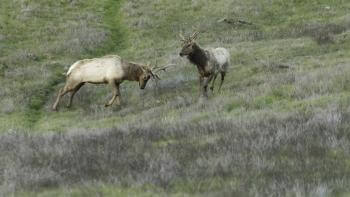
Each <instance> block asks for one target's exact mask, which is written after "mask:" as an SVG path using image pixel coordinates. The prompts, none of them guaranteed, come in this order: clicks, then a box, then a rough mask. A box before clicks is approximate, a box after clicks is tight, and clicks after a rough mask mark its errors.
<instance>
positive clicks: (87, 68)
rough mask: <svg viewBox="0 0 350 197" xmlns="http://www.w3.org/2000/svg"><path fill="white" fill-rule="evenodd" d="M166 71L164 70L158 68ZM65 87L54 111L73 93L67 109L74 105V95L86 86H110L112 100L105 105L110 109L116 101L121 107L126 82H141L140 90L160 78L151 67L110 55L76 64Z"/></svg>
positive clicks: (69, 73) (68, 74)
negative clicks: (124, 82) (64, 97)
mask: <svg viewBox="0 0 350 197" xmlns="http://www.w3.org/2000/svg"><path fill="white" fill-rule="evenodd" d="M159 70H165V69H164V68H158V71H159ZM66 75H67V78H66V84H65V86H64V87H63V88H62V89H60V91H59V93H58V96H57V99H56V102H55V103H54V105H53V106H52V110H54V111H56V110H57V106H58V103H59V102H60V99H61V97H62V96H64V95H65V94H67V93H68V92H71V95H70V100H69V103H68V105H67V107H70V106H71V105H72V101H73V98H74V95H75V94H76V93H77V91H78V90H79V89H80V88H81V87H82V86H83V85H84V84H85V83H92V84H109V85H110V86H111V87H112V88H113V97H112V99H111V100H110V101H109V102H108V103H106V104H105V107H108V106H110V105H112V104H113V103H114V101H115V100H116V102H117V104H118V105H120V91H119V85H120V84H121V83H122V82H123V81H124V80H128V81H137V82H139V86H140V89H144V88H145V87H146V84H147V81H148V80H149V79H150V78H151V77H152V78H158V79H159V77H158V75H157V74H155V71H154V70H153V69H151V68H150V67H149V65H147V66H146V65H142V64H137V63H133V62H127V61H125V60H123V59H122V58H120V57H119V56H118V55H109V56H104V57H101V58H95V59H85V60H80V61H77V62H75V63H74V64H73V65H72V66H71V67H70V68H69V70H68V72H67V74H66Z"/></svg>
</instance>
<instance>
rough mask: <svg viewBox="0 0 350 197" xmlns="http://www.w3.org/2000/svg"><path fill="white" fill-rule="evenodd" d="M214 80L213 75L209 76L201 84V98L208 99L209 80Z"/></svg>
mask: <svg viewBox="0 0 350 197" xmlns="http://www.w3.org/2000/svg"><path fill="white" fill-rule="evenodd" d="M213 78H214V75H213V74H212V75H210V76H209V77H207V78H206V80H205V81H204V84H203V96H204V97H208V84H209V83H210V82H211V80H212V79H213Z"/></svg>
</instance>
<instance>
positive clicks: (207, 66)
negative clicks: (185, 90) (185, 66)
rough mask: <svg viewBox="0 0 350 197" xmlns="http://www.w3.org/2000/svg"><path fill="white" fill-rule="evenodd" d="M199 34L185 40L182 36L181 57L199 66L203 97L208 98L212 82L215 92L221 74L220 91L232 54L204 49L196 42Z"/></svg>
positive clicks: (226, 51)
mask: <svg viewBox="0 0 350 197" xmlns="http://www.w3.org/2000/svg"><path fill="white" fill-rule="evenodd" d="M198 34H199V32H195V33H194V34H193V35H192V36H190V37H189V38H187V39H185V37H184V36H183V35H182V34H180V37H181V41H182V43H183V47H182V50H181V52H180V56H181V57H183V56H187V58H188V60H189V61H190V62H191V63H192V64H194V65H196V66H197V69H198V73H199V86H200V92H201V95H202V96H204V97H208V90H207V89H208V85H209V83H210V82H211V81H212V84H211V87H210V89H211V90H212V91H213V90H214V83H215V79H216V77H217V75H218V74H219V73H220V74H221V82H220V86H219V91H220V90H221V86H222V84H223V82H224V78H225V75H226V72H227V68H228V66H229V64H230V53H229V52H228V50H227V49H225V48H215V49H203V48H201V47H200V46H199V45H198V44H197V43H196V42H195V39H196V38H197V36H198Z"/></svg>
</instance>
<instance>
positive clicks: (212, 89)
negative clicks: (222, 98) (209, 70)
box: [210, 74, 218, 91]
mask: <svg viewBox="0 0 350 197" xmlns="http://www.w3.org/2000/svg"><path fill="white" fill-rule="evenodd" d="M217 76H218V74H215V75H214V79H213V82H212V84H211V87H210V90H211V91H214V84H215V80H216V77H217Z"/></svg>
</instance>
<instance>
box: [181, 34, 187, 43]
mask: <svg viewBox="0 0 350 197" xmlns="http://www.w3.org/2000/svg"><path fill="white" fill-rule="evenodd" d="M179 37H180V41H181V42H186V41H187V40H186V38H185V37H184V36H183V35H182V33H180V34H179Z"/></svg>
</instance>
